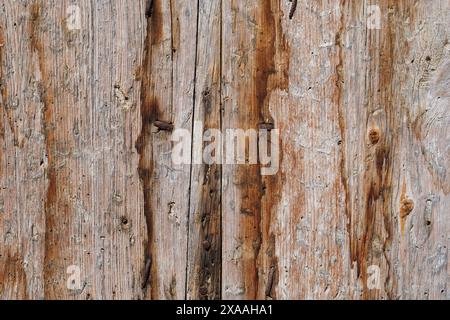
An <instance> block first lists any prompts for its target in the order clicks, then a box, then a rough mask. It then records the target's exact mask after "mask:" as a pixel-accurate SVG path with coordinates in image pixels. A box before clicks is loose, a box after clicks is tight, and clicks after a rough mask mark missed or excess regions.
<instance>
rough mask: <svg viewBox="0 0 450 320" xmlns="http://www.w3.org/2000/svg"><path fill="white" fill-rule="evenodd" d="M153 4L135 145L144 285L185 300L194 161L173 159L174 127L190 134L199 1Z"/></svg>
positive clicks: (155, 293)
mask: <svg viewBox="0 0 450 320" xmlns="http://www.w3.org/2000/svg"><path fill="white" fill-rule="evenodd" d="M152 6H153V8H152V10H151V14H149V15H148V18H147V35H146V40H145V52H144V62H143V66H142V70H141V72H142V83H141V86H142V94H141V119H142V129H141V133H140V136H139V138H138V141H137V144H136V147H137V149H138V152H139V155H140V162H139V174H140V177H141V181H142V186H143V190H144V199H143V201H144V212H145V216H146V219H147V220H146V221H147V228H148V243H147V245H146V246H147V247H146V259H145V260H146V262H145V268H144V280H143V284H142V285H143V287H144V289H145V291H146V293H147V294H146V297H148V298H152V299H182V298H185V286H186V263H187V261H186V257H187V253H186V250H187V241H188V239H187V219H188V205H189V186H190V165H189V164H182V165H175V164H174V163H173V161H172V156H171V152H172V147H173V144H174V143H173V142H172V141H171V138H172V135H171V131H172V130H173V129H185V130H186V131H187V132H188V134H189V136H190V135H191V132H192V114H193V94H194V70H195V52H196V50H195V48H196V40H195V39H194V40H192V37H194V38H195V35H196V31H197V5H192V4H191V3H188V2H185V1H169V2H168V1H153V3H152ZM188 152H189V153H190V150H188Z"/></svg>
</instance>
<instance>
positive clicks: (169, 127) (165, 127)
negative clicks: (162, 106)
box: [153, 120, 173, 131]
mask: <svg viewBox="0 0 450 320" xmlns="http://www.w3.org/2000/svg"><path fill="white" fill-rule="evenodd" d="M153 124H154V125H155V127H157V128H158V129H159V130H162V131H173V124H171V123H169V122H167V121H160V120H156V121H155V122H154V123H153Z"/></svg>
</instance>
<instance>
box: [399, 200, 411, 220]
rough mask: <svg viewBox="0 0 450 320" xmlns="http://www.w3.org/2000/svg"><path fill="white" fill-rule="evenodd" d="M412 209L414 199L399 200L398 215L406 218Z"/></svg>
mask: <svg viewBox="0 0 450 320" xmlns="http://www.w3.org/2000/svg"><path fill="white" fill-rule="evenodd" d="M413 209H414V201H412V200H411V199H408V198H405V199H403V200H402V201H401V202H400V217H401V218H406V217H407V216H409V214H410V213H411V211H413Z"/></svg>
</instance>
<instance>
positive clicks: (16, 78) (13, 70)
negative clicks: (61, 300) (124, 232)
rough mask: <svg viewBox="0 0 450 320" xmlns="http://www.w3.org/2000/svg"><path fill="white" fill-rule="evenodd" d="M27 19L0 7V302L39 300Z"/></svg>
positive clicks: (39, 207) (41, 189)
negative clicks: (4, 300)
mask: <svg viewBox="0 0 450 320" xmlns="http://www.w3.org/2000/svg"><path fill="white" fill-rule="evenodd" d="M29 20H30V12H29V8H28V7H27V6H25V5H24V4H23V3H17V2H14V1H4V2H2V4H0V91H1V97H0V299H36V298H38V299H39V298H42V297H43V296H44V288H43V274H42V269H43V254H44V241H45V236H44V234H45V221H44V215H43V214H42V212H43V211H44V202H45V194H46V192H45V185H46V176H45V167H46V156H45V142H44V140H45V138H44V132H43V130H42V126H43V120H42V116H43V110H42V105H41V103H40V99H39V94H40V92H41V86H40V82H39V78H40V77H41V75H40V73H39V71H38V68H37V67H36V65H37V60H36V56H35V54H33V51H32V47H33V45H32V40H31V39H30V37H29V36H30V33H29V32H30V25H29ZM23 35H27V36H23Z"/></svg>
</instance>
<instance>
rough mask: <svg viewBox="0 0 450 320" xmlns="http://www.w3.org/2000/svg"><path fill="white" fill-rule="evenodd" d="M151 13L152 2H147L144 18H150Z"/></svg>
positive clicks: (151, 0)
mask: <svg viewBox="0 0 450 320" xmlns="http://www.w3.org/2000/svg"><path fill="white" fill-rule="evenodd" d="M152 11H153V0H147V3H146V5H145V17H147V18H150V17H151V16H152Z"/></svg>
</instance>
